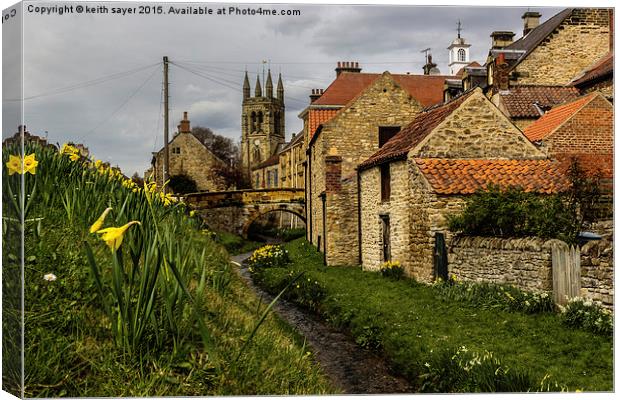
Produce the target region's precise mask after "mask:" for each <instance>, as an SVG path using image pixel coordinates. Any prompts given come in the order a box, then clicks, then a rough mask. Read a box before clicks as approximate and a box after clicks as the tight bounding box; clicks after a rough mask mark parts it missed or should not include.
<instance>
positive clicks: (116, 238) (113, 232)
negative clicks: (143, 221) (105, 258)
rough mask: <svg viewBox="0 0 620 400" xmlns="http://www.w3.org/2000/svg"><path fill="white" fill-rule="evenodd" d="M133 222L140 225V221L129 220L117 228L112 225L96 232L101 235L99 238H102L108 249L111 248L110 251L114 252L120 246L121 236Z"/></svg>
mask: <svg viewBox="0 0 620 400" xmlns="http://www.w3.org/2000/svg"><path fill="white" fill-rule="evenodd" d="M134 224H138V225H140V221H131V222H128V223H126V224H125V225H123V226H121V227H119V228H114V227H112V228H105V229H101V230H99V231H97V233H98V234H100V235H101V240H103V241H104V242H105V244H107V245H108V247H109V248H110V250H112V252H115V251H116V250H118V248H119V247H121V244H122V243H123V236H124V235H125V232H126V231H127V229H129V227H130V226H131V225H134Z"/></svg>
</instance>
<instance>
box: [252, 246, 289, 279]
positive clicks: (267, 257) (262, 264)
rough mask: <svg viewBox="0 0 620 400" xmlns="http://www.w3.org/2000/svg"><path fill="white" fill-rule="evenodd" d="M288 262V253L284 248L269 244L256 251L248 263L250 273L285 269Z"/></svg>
mask: <svg viewBox="0 0 620 400" xmlns="http://www.w3.org/2000/svg"><path fill="white" fill-rule="evenodd" d="M288 262H289V257H288V252H287V251H286V250H285V249H284V248H283V247H282V246H278V245H273V244H268V245H266V246H263V247H261V248H260V249H258V250H256V251H255V252H254V253H253V254H252V255H251V256H250V258H248V261H247V263H248V266H249V269H250V272H255V271H257V270H260V269H264V268H278V267H283V266H285V265H286V264H288Z"/></svg>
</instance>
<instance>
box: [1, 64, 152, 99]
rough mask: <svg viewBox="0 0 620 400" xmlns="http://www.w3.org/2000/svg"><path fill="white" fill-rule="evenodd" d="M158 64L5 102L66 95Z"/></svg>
mask: <svg viewBox="0 0 620 400" xmlns="http://www.w3.org/2000/svg"><path fill="white" fill-rule="evenodd" d="M159 64H160V63H155V64H150V65H146V66H143V67H139V68H134V69H130V70H128V71H123V72H117V73H115V74H112V75H106V76H102V77H100V78H96V79H91V80H88V81H84V82H80V83H76V84H73V85H69V86H65V87H62V88H58V89H54V90H51V91H49V92H44V93H40V94H37V95H34V96H28V97H24V98H23V99H7V100H5V101H11V102H16V101H22V100H23V101H27V100H34V99H38V98H40V97H46V96H54V95H57V94H62V93H67V92H71V91H74V90H78V89H83V88H86V87H89V86H95V85H100V84H102V83H106V82H110V81H113V80H116V79H121V78H125V77H127V76H130V75H133V74H135V73H137V72H140V71H144V70H146V69H149V68H152V67H154V66H156V65H159Z"/></svg>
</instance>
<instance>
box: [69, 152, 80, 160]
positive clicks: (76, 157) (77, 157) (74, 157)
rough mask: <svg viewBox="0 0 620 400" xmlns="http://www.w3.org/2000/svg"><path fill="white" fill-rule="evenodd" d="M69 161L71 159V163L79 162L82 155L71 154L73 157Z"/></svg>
mask: <svg viewBox="0 0 620 400" xmlns="http://www.w3.org/2000/svg"><path fill="white" fill-rule="evenodd" d="M69 159H70V160H71V161H77V160H79V159H80V154H79V153H73V154H71V155H70V156H69Z"/></svg>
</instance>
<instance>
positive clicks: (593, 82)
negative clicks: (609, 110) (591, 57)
mask: <svg viewBox="0 0 620 400" xmlns="http://www.w3.org/2000/svg"><path fill="white" fill-rule="evenodd" d="M571 85H573V86H574V87H576V88H577V89H579V91H581V92H582V93H590V92H593V91H595V90H596V91H599V92H601V93H602V94H603V96H605V98H606V99H607V100H609V101H611V102H613V101H614V53H613V51H610V52H609V53H607V55H606V56H605V57H603V58H602V59H600V60H599V61H597V62H595V63H594V64H593V65H591V66H590V67H588V68H586V70H585V71H583V73H581V74H579V75H578V76H577V77H575V79H573V81H572V82H571Z"/></svg>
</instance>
